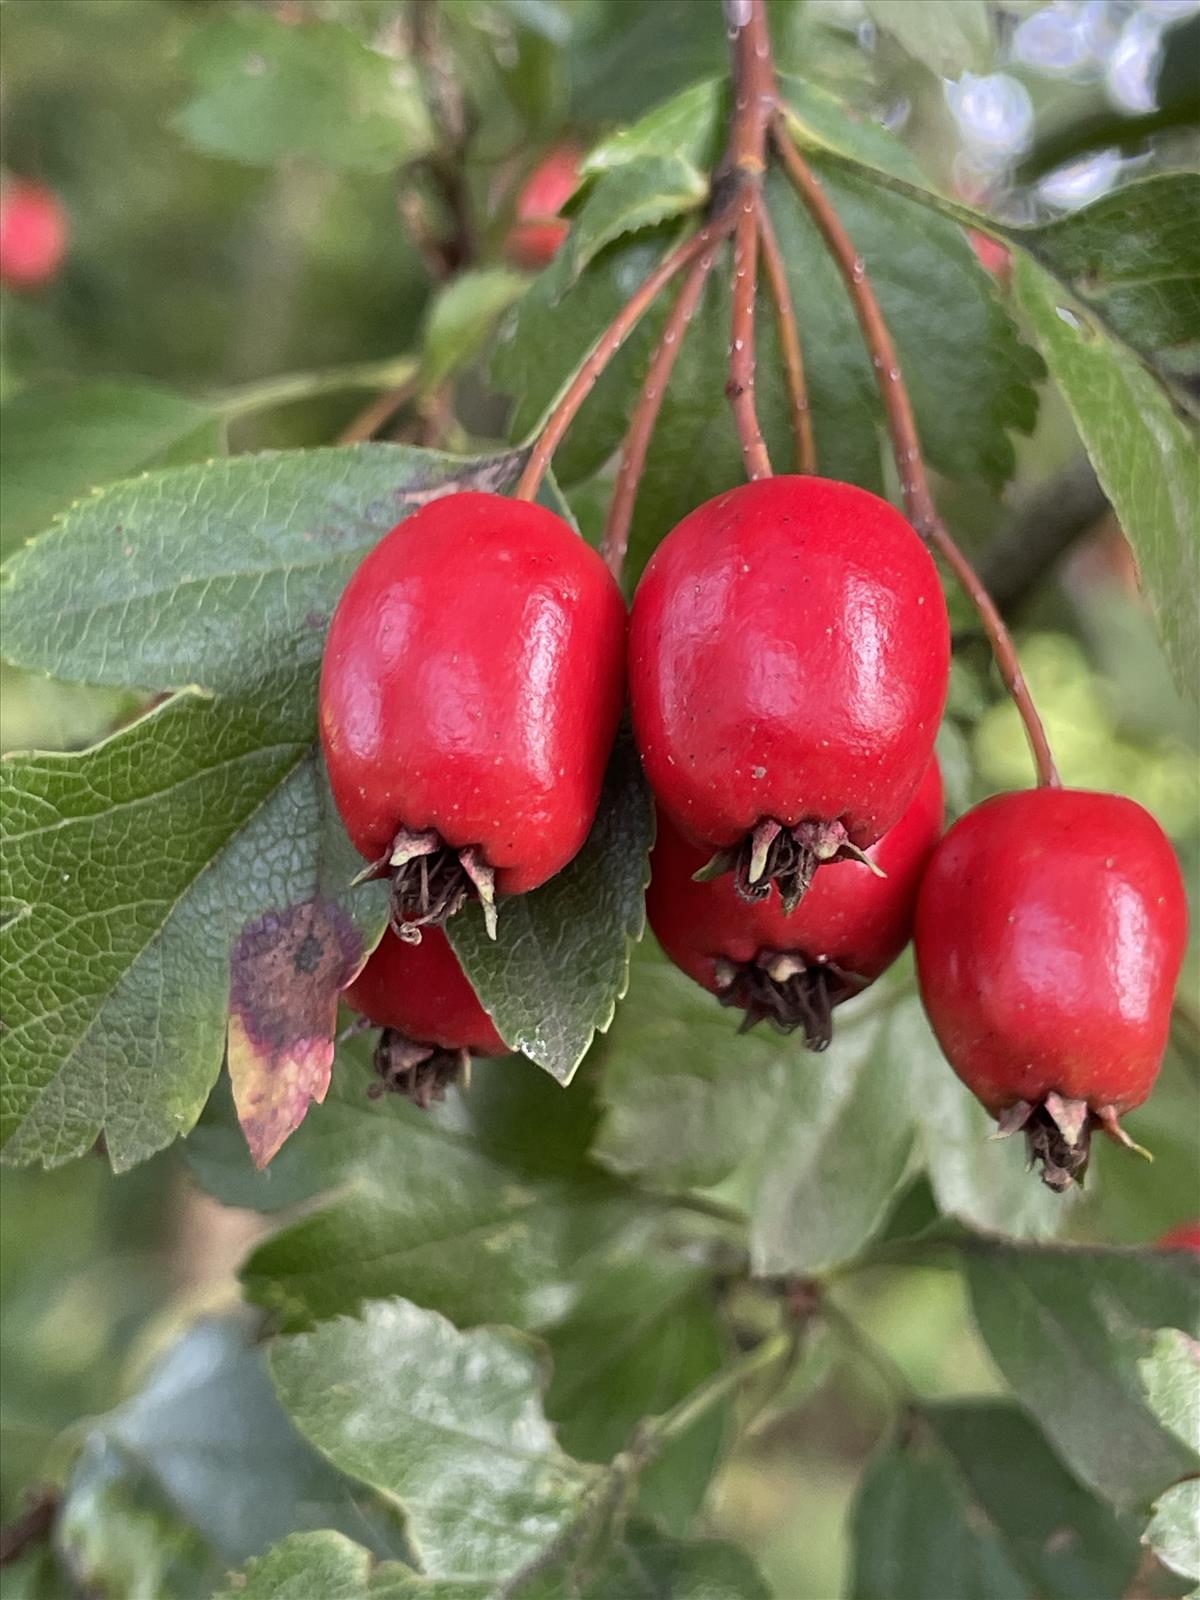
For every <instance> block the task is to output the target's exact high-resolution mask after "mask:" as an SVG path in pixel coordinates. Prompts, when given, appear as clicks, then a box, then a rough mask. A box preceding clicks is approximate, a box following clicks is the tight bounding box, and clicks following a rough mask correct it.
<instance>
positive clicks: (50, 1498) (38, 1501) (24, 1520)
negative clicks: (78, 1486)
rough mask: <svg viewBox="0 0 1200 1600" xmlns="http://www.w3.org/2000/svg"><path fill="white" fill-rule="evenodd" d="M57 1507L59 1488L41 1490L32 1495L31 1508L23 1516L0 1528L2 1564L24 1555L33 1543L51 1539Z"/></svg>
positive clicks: (0, 1559)
mask: <svg viewBox="0 0 1200 1600" xmlns="http://www.w3.org/2000/svg"><path fill="white" fill-rule="evenodd" d="M58 1507H59V1496H58V1491H57V1490H56V1489H42V1490H40V1491H39V1492H38V1493H37V1494H35V1495H34V1496H33V1497H32V1498H31V1500H30V1502H29V1506H28V1509H27V1510H26V1511H24V1512H23V1513H22V1515H21V1516H19V1517H17V1518H15V1519H14V1521H12V1522H8V1523H6V1524H5V1525H4V1527H2V1528H0V1567H7V1566H8V1565H9V1564H10V1563H11V1562H13V1561H16V1560H17V1559H18V1557H20V1556H23V1555H24V1554H25V1552H26V1550H28V1549H29V1547H30V1546H31V1545H35V1544H41V1543H43V1542H44V1541H45V1540H46V1539H47V1538H49V1536H50V1530H51V1529H52V1528H53V1527H54V1519H55V1517H56V1516H57V1515H58Z"/></svg>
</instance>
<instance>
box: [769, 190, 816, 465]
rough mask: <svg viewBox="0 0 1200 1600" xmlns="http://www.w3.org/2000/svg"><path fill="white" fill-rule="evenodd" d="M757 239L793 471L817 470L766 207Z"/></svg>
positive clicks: (791, 310) (787, 295) (799, 360)
mask: <svg viewBox="0 0 1200 1600" xmlns="http://www.w3.org/2000/svg"><path fill="white" fill-rule="evenodd" d="M758 237H759V242H760V244H761V245H762V257H763V265H764V266H765V267H766V269H767V282H768V284H769V285H770V288H771V298H772V299H773V300H774V302H775V317H776V321H777V323H778V326H779V348H780V352H781V353H782V355H783V373H784V378H785V379H786V381H787V391H788V399H789V400H790V402H791V407H792V433H793V435H794V436H795V440H796V470H797V471H798V472H815V471H816V470H817V445H816V440H815V439H814V438H813V425H812V410H811V409H810V407H809V403H808V385H807V384H806V382H805V379H804V353H803V351H802V350H801V348H800V330H799V328H798V327H797V325H796V308H795V306H794V305H793V304H792V291H791V288H790V286H789V284H788V278H787V268H786V266H785V265H784V261H783V252H782V251H781V250H780V248H779V240H778V238H777V237H776V235H775V224H774V223H773V222H772V221H771V214H770V212H769V211H768V210H767V208H766V206H765V205H760V206H759V208H758Z"/></svg>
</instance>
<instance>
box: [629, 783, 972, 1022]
mask: <svg viewBox="0 0 1200 1600" xmlns="http://www.w3.org/2000/svg"><path fill="white" fill-rule="evenodd" d="M942 816H943V801H942V778H941V772H940V770H939V768H938V764H937V762H936V761H932V762H931V763H930V764H929V766H928V768H927V769H926V773H925V776H924V778H923V779H922V782H921V786H920V788H919V789H918V790H917V793H916V796H915V798H914V799H913V801H912V803H911V804H910V806H909V807H908V810H907V811H906V812H905V813H904V815H903V816H902V817H901V818H900V820H899V822H897V823H896V824H895V825H894V827H892V828H890V829H889V830H888V831H887V833H885V834H884V836H883V838H882V839H880V840H879V841H878V842H877V843H876V844H874V845H872V846H870V848H869V849H868V851H867V852H866V855H867V860H866V862H857V861H847V862H842V863H839V864H838V865H836V866H831V867H828V868H826V869H825V870H823V871H822V872H821V873H820V874H819V875H818V876H817V879H816V881H815V882H814V884H813V886H812V888H811V889H810V891H809V892H808V894H807V895H806V896H805V898H804V901H803V903H802V904H801V906H800V907H799V909H798V910H797V911H796V912H795V913H794V914H792V913H789V912H788V911H787V910H786V909H785V907H784V906H783V904H782V902H781V901H780V899H779V898H777V897H774V896H773V897H771V898H770V899H765V898H764V899H759V900H756V901H754V902H751V903H749V904H748V903H747V902H746V901H745V900H744V899H743V898H742V896H740V895H739V893H738V891H737V887H736V885H735V883H734V881H733V880H732V879H731V878H729V877H727V876H726V877H718V878H714V879H709V880H705V879H704V878H702V877H697V870H696V869H697V867H698V866H700V865H702V863H703V860H704V852H703V851H702V850H700V849H698V848H697V847H696V846H695V845H693V844H691V843H689V841H688V840H687V839H685V838H684V837H683V835H682V834H681V833H680V832H679V831H678V829H677V828H676V827H675V826H674V824H673V823H672V822H671V820H670V818H669V817H667V816H666V815H665V814H664V813H662V812H661V811H660V813H659V819H658V835H657V838H656V840H655V845H654V852H653V855H652V856H651V879H650V888H649V890H648V891H647V895H646V911H647V915H648V917H649V921H650V926H651V928H653V930H654V933H655V936H656V937H657V939H658V941H659V943H660V944H661V945H662V947H663V949H664V950H665V952H666V953H667V955H668V956H669V957H670V958H671V960H672V961H673V962H674V963H675V965H676V966H677V967H679V968H681V969H682V970H683V971H684V972H686V973H687V975H688V976H689V977H690V978H693V979H695V981H696V982H697V983H699V984H700V985H701V986H702V987H703V988H705V989H708V990H709V991H710V992H711V993H713V994H715V995H716V996H717V998H718V1000H720V1002H721V1004H722V1005H725V1006H733V1007H736V1008H738V1009H739V1010H742V1011H744V1012H745V1019H744V1021H743V1024H742V1031H743V1032H744V1031H746V1030H747V1029H749V1028H753V1027H754V1026H756V1024H758V1023H760V1022H767V1023H769V1024H770V1025H771V1026H772V1027H773V1028H775V1029H777V1030H778V1031H779V1032H780V1033H785V1034H786V1033H792V1032H794V1031H797V1030H800V1031H802V1032H803V1034H804V1040H805V1044H806V1045H807V1046H808V1048H809V1049H810V1050H824V1049H826V1048H827V1046H828V1045H829V1043H830V1041H831V1039H832V1037H833V1011H834V1009H835V1008H836V1007H837V1006H839V1005H841V1004H842V1002H843V1001H844V1000H848V999H850V998H851V997H852V996H854V995H856V994H859V993H861V992H862V990H864V989H865V988H867V987H868V985H869V984H871V983H872V982H874V980H875V979H876V978H878V977H879V976H880V975H881V974H882V973H883V972H884V971H885V970H886V969H887V968H888V967H889V966H891V964H892V962H893V961H894V960H895V959H896V957H897V956H898V955H899V954H900V952H901V950H903V948H904V946H905V945H906V944H907V943H908V940H909V936H910V934H911V932H912V919H913V911H914V908H915V905H916V899H917V891H918V889H919V887H920V882H921V875H922V872H923V871H924V868H925V864H926V862H927V861H928V859H929V857H930V854H931V853H932V851H933V848H934V846H935V845H936V843H937V840H938V837H939V835H940V834H941V830H942Z"/></svg>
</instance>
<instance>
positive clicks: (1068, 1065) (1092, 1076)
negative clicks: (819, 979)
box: [916, 789, 1187, 1189]
mask: <svg viewBox="0 0 1200 1600" xmlns="http://www.w3.org/2000/svg"><path fill="white" fill-rule="evenodd" d="M1186 940H1187V903H1186V900H1185V897H1184V889H1183V879H1182V876H1181V874H1180V871H1179V863H1178V862H1177V861H1176V859H1175V853H1174V851H1173V850H1172V849H1171V846H1170V843H1169V842H1168V840H1167V838H1166V836H1165V834H1164V833H1163V831H1162V829H1161V828H1160V827H1159V826H1158V824H1157V822H1155V821H1154V819H1153V817H1151V816H1150V815H1149V814H1148V813H1147V812H1145V811H1143V810H1142V808H1141V806H1139V805H1136V804H1135V803H1134V802H1133V801H1132V800H1126V799H1123V798H1122V797H1121V796H1119V795H1112V794H1088V793H1085V792H1084V791H1082V790H1078V789H1029V790H1023V791H1021V792H1019V793H1016V794H1003V795H997V796H995V797H994V798H993V799H991V800H985V801H984V803H983V804H982V805H980V806H976V807H975V809H974V810H973V811H969V812H968V813H967V814H966V816H964V817H962V818H960V819H959V821H958V822H957V823H956V824H955V826H954V827H953V828H951V830H950V832H949V833H948V834H947V835H946V837H945V838H944V839H943V840H942V842H941V844H940V845H939V846H938V848H937V850H936V851H935V853H934V856H933V860H932V861H931V862H930V864H929V868H928V871H927V872H926V874H925V881H924V883H923V884H922V886H921V894H920V898H919V900H918V902H917V924H916V951H917V971H918V975H919V978H920V983H921V995H922V998H923V1000H924V1002H925V1009H926V1011H927V1012H928V1013H929V1020H930V1021H931V1022H932V1024H933V1029H934V1032H935V1033H936V1034H937V1036H938V1039H939V1041H940V1043H941V1046H942V1049H943V1050H944V1051H945V1052H946V1055H947V1057H948V1059H949V1061H950V1064H951V1066H952V1067H953V1068H954V1070H955V1072H957V1073H958V1075H959V1077H960V1078H961V1079H962V1080H963V1082H964V1083H965V1084H966V1085H967V1087H968V1088H969V1089H970V1090H971V1092H972V1093H973V1094H974V1095H976V1096H977V1097H978V1099H980V1100H981V1101H982V1102H983V1104H984V1105H985V1106H986V1107H987V1109H988V1110H989V1111H990V1112H991V1113H992V1115H993V1116H994V1117H996V1118H998V1119H999V1121H1000V1126H1001V1131H1002V1132H1004V1133H1011V1132H1015V1131H1016V1129H1017V1128H1024V1129H1025V1133H1026V1137H1027V1140H1028V1144H1029V1150H1030V1156H1031V1158H1036V1159H1038V1160H1040V1161H1041V1162H1042V1164H1043V1169H1044V1170H1043V1177H1044V1179H1045V1181H1046V1183H1048V1184H1049V1185H1050V1187H1051V1188H1054V1189H1066V1188H1069V1187H1070V1184H1071V1181H1072V1179H1073V1178H1078V1177H1081V1176H1082V1174H1083V1171H1084V1168H1085V1167H1086V1164H1087V1157H1088V1145H1089V1142H1090V1136H1091V1131H1092V1129H1093V1128H1094V1127H1102V1128H1103V1129H1104V1130H1105V1131H1106V1132H1108V1133H1110V1134H1112V1135H1113V1136H1114V1137H1116V1138H1119V1139H1120V1140H1122V1142H1124V1143H1130V1142H1131V1141H1129V1140H1128V1138H1127V1137H1126V1136H1125V1135H1124V1134H1123V1133H1122V1131H1121V1129H1120V1126H1119V1123H1118V1120H1117V1119H1118V1117H1120V1116H1121V1115H1122V1114H1123V1113H1124V1112H1126V1111H1129V1110H1131V1109H1132V1108H1133V1107H1134V1106H1139V1105H1141V1103H1142V1101H1143V1100H1145V1098H1146V1096H1147V1095H1148V1094H1149V1093H1150V1090H1151V1087H1152V1086H1153V1083H1154V1080H1155V1078H1156V1077H1157V1076H1158V1069H1159V1064H1160V1063H1161V1061H1162V1057H1163V1051H1164V1049H1165V1048H1166V1043H1167V1033H1168V1030H1169V1027H1170V1020H1171V1003H1172V999H1173V997H1174V992H1175V982H1176V979H1177V978H1178V976H1179V969H1180V965H1181V964H1182V961H1183V952H1184V946H1185V944H1186Z"/></svg>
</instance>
